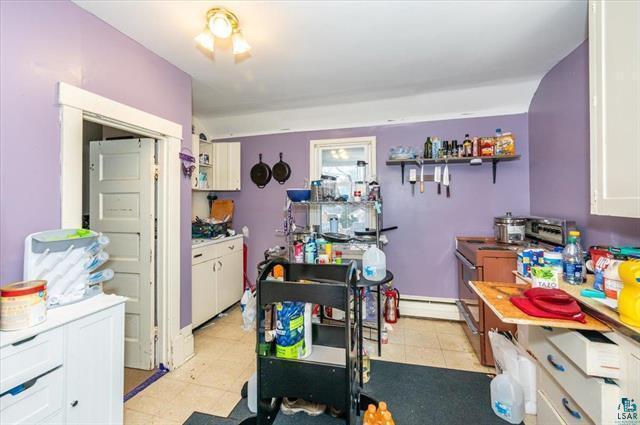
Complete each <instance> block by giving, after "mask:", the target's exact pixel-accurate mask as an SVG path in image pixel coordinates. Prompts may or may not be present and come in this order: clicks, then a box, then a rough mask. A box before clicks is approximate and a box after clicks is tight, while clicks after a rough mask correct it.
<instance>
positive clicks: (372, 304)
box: [363, 288, 377, 321]
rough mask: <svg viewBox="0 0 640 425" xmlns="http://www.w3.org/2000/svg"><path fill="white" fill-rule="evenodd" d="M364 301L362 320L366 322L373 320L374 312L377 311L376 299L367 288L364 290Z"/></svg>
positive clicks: (374, 317)
mask: <svg viewBox="0 0 640 425" xmlns="http://www.w3.org/2000/svg"><path fill="white" fill-rule="evenodd" d="M364 301H365V305H364V307H365V308H364V311H365V317H363V319H364V320H368V321H372V320H375V319H376V311H377V308H376V297H375V295H374V294H373V291H371V290H370V289H369V288H367V289H366V290H365V295H364Z"/></svg>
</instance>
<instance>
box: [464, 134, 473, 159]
mask: <svg viewBox="0 0 640 425" xmlns="http://www.w3.org/2000/svg"><path fill="white" fill-rule="evenodd" d="M462 156H464V157H468V156H473V142H472V141H471V139H469V134H468V133H467V134H465V135H464V141H463V142H462Z"/></svg>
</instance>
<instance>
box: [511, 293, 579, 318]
mask: <svg viewBox="0 0 640 425" xmlns="http://www.w3.org/2000/svg"><path fill="white" fill-rule="evenodd" d="M523 295H524V296H523V297H515V296H514V297H511V298H510V301H511V303H512V304H513V305H515V306H516V307H518V308H519V309H520V310H522V311H523V312H525V313H526V314H528V315H530V316H534V317H544V318H546V319H561V320H575V321H576V322H580V323H586V321H587V320H586V316H585V314H584V313H583V312H582V310H581V309H580V305H578V303H577V302H576V300H575V299H573V297H572V296H571V295H569V294H567V293H566V292H565V291H563V290H561V289H544V288H531V289H528V290H526V291H524V293H523Z"/></svg>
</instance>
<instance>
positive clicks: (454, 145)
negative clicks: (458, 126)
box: [449, 140, 458, 158]
mask: <svg viewBox="0 0 640 425" xmlns="http://www.w3.org/2000/svg"><path fill="white" fill-rule="evenodd" d="M449 154H450V155H451V156H452V157H454V158H457V157H458V141H457V140H452V141H451V149H450V151H449Z"/></svg>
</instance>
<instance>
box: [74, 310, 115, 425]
mask: <svg viewBox="0 0 640 425" xmlns="http://www.w3.org/2000/svg"><path fill="white" fill-rule="evenodd" d="M65 340H66V341H67V346H66V355H65V362H64V369H65V370H66V381H65V382H66V383H65V386H66V398H65V402H66V406H65V408H66V411H67V423H70V424H119V423H122V419H123V418H122V414H123V401H122V395H123V391H124V304H119V305H117V306H114V307H111V308H109V309H107V310H104V311H101V312H98V313H95V314H92V315H91V316H88V317H85V318H83V319H80V320H77V321H75V322H72V323H70V324H68V325H67V326H66V327H65Z"/></svg>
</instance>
